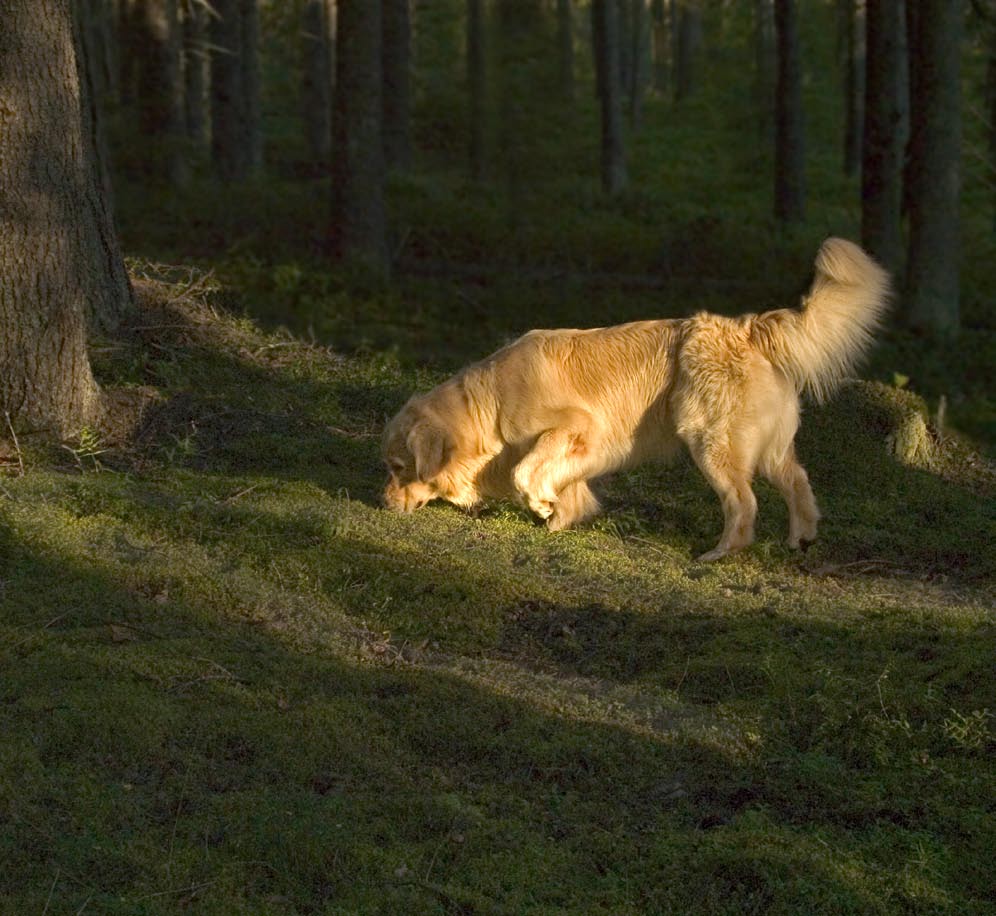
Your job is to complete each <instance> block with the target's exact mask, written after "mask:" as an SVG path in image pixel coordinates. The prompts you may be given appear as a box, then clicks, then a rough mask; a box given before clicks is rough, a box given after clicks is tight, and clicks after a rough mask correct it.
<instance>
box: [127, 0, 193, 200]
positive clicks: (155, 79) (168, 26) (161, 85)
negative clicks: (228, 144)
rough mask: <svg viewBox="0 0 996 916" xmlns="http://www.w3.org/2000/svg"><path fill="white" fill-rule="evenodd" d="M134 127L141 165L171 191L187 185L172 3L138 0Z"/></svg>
mask: <svg viewBox="0 0 996 916" xmlns="http://www.w3.org/2000/svg"><path fill="white" fill-rule="evenodd" d="M140 29H141V36H142V42H141V57H140V61H141V62H140V64H139V126H140V128H141V131H142V135H143V139H144V140H145V141H146V143H148V144H149V150H148V153H147V161H149V162H151V163H152V164H153V172H154V173H159V174H160V175H162V176H163V177H165V178H166V180H167V181H169V183H170V184H172V185H173V186H175V187H182V186H183V185H185V184H186V183H187V180H188V178H189V170H188V168H187V160H186V151H185V149H184V143H183V138H184V136H185V134H186V127H185V121H186V117H185V112H184V94H183V83H182V82H181V67H180V60H181V58H180V53H181V44H180V21H179V16H178V11H177V3H176V0H144V3H143V4H142V7H141V20H140Z"/></svg>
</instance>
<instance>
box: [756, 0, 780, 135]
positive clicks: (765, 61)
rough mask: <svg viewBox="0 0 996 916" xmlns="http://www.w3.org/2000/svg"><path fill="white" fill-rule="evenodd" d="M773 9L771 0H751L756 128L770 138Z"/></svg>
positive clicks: (773, 63)
mask: <svg viewBox="0 0 996 916" xmlns="http://www.w3.org/2000/svg"><path fill="white" fill-rule="evenodd" d="M774 31H775V26H774V12H773V10H772V6H771V0H754V95H755V104H756V105H757V132H758V134H759V135H760V137H761V138H762V139H763V140H766V141H768V142H769V143H770V142H772V141H773V134H772V130H771V128H772V124H773V114H774V102H775V39H774Z"/></svg>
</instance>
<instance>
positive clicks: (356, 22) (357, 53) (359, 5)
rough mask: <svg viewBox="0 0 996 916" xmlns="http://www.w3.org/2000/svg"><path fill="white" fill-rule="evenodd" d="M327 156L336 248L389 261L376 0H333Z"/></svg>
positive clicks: (370, 260) (376, 262)
mask: <svg viewBox="0 0 996 916" xmlns="http://www.w3.org/2000/svg"><path fill="white" fill-rule="evenodd" d="M338 16H339V18H338V23H337V26H338V34H337V41H336V43H337V47H336V64H337V69H336V92H335V118H334V120H333V129H334V143H333V159H332V189H333V220H334V233H335V242H336V245H335V248H336V252H337V254H339V255H340V256H342V257H346V258H349V259H351V260H358V261H361V262H364V263H366V264H367V265H369V266H370V267H372V268H373V269H375V270H377V271H383V272H386V271H387V270H388V267H389V257H388V250H387V222H386V216H385V210H384V179H385V174H384V139H383V132H382V127H381V118H382V115H383V103H382V100H381V87H382V82H381V41H382V34H383V32H382V29H383V23H382V19H381V5H380V0H339V5H338Z"/></svg>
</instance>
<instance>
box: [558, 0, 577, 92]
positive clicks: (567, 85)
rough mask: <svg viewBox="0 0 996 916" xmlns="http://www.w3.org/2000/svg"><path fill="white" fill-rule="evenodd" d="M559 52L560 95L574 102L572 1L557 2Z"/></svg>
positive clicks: (560, 0)
mask: <svg viewBox="0 0 996 916" xmlns="http://www.w3.org/2000/svg"><path fill="white" fill-rule="evenodd" d="M557 50H558V52H559V73H560V95H561V97H562V98H563V99H564V101H565V102H567V103H568V104H572V103H573V102H574V15H573V11H572V9H571V0H557Z"/></svg>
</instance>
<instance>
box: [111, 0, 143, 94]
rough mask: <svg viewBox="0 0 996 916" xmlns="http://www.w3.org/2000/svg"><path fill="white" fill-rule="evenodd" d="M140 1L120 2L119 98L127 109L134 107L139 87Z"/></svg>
mask: <svg viewBox="0 0 996 916" xmlns="http://www.w3.org/2000/svg"><path fill="white" fill-rule="evenodd" d="M138 2H139V0H118V15H117V23H116V25H117V47H118V97H119V100H120V102H121V104H122V105H123V106H125V107H128V106H130V105H133V104H134V102H135V96H136V93H137V87H138V62H139V60H140V53H139V49H138V45H139V44H140V38H139V33H140V29H139V27H138V16H139V9H138Z"/></svg>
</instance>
